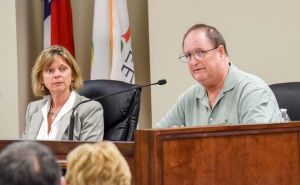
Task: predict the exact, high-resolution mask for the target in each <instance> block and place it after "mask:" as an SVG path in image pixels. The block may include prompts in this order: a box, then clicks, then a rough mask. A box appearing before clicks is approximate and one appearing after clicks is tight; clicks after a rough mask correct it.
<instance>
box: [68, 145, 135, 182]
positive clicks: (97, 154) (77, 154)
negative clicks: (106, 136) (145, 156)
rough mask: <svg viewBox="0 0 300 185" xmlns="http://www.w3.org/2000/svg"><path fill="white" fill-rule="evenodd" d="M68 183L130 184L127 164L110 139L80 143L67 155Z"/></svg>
mask: <svg viewBox="0 0 300 185" xmlns="http://www.w3.org/2000/svg"><path fill="white" fill-rule="evenodd" d="M67 164H68V165H67V173H66V181H67V184H68V185H82V184H85V185H94V184H101V185H130V184H131V173H130V169H129V166H128V164H127V162H126V160H125V158H124V157H123V156H122V154H121V153H120V151H119V150H118V148H117V147H116V145H115V144H114V143H112V142H110V141H103V142H98V143H95V144H82V145H80V146H78V147H77V148H75V149H74V150H73V151H71V152H70V153H69V154H68V156H67Z"/></svg>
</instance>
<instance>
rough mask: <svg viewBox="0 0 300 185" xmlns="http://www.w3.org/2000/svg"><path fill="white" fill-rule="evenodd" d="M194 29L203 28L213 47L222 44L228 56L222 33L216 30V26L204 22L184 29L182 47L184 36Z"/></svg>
mask: <svg viewBox="0 0 300 185" xmlns="http://www.w3.org/2000/svg"><path fill="white" fill-rule="evenodd" d="M195 30H204V31H205V35H206V36H207V38H208V39H209V40H210V42H211V43H212V44H213V45H214V46H215V47H217V46H220V45H223V46H224V50H225V53H226V55H227V56H228V52H227V48H226V42H225V39H224V37H223V35H222V34H221V33H220V32H219V31H218V30H217V28H215V27H213V26H209V25H206V24H195V25H193V26H192V27H190V28H189V29H188V30H187V31H186V33H185V34H184V36H183V39H182V49H183V47H184V41H185V38H186V37H187V36H188V34H189V33H191V32H192V31H195Z"/></svg>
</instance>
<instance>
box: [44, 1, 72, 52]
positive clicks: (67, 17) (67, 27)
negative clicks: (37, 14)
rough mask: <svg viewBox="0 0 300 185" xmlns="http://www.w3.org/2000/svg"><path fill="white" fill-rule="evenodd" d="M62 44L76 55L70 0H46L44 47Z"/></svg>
mask: <svg viewBox="0 0 300 185" xmlns="http://www.w3.org/2000/svg"><path fill="white" fill-rule="evenodd" d="M50 45H61V46H64V47H65V48H67V49H68V50H69V51H70V53H71V54H72V55H73V56H74V57H75V50H74V39H73V24H72V9H71V4H70V0H44V48H47V47H49V46H50Z"/></svg>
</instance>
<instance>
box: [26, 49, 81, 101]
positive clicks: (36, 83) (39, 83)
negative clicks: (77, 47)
mask: <svg viewBox="0 0 300 185" xmlns="http://www.w3.org/2000/svg"><path fill="white" fill-rule="evenodd" d="M57 56H60V57H62V58H63V60H64V61H65V62H67V64H68V65H69V66H70V67H71V70H72V77H73V78H74V80H73V81H72V88H73V89H74V90H76V91H78V90H79V89H80V88H81V87H82V84H83V79H82V76H81V72H80V68H79V66H78V64H77V63H76V61H75V59H74V58H73V56H72V55H71V53H70V52H69V51H68V50H67V49H66V48H64V47H63V46H57V45H54V46H50V47H49V48H47V49H45V50H43V51H42V52H41V53H40V54H39V56H38V57H37V59H36V62H35V65H34V66H33V69H32V73H31V79H32V90H33V94H34V95H35V96H44V95H48V94H50V92H49V90H48V89H47V88H46V87H45V86H44V84H43V71H44V70H45V69H46V68H47V67H49V66H50V65H51V64H52V62H53V61H54V59H55V57H57ZM70 88H71V87H70Z"/></svg>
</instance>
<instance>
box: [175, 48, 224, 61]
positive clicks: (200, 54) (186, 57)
mask: <svg viewBox="0 0 300 185" xmlns="http://www.w3.org/2000/svg"><path fill="white" fill-rule="evenodd" d="M217 48H218V46H216V47H214V48H212V49H209V50H205V51H203V50H201V49H195V50H194V51H190V52H187V53H182V54H181V55H179V57H178V59H179V60H180V61H181V62H183V63H187V62H189V61H191V59H192V56H194V58H195V59H196V60H202V59H203V58H204V56H205V54H206V53H207V52H209V51H212V50H215V49H217Z"/></svg>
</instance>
